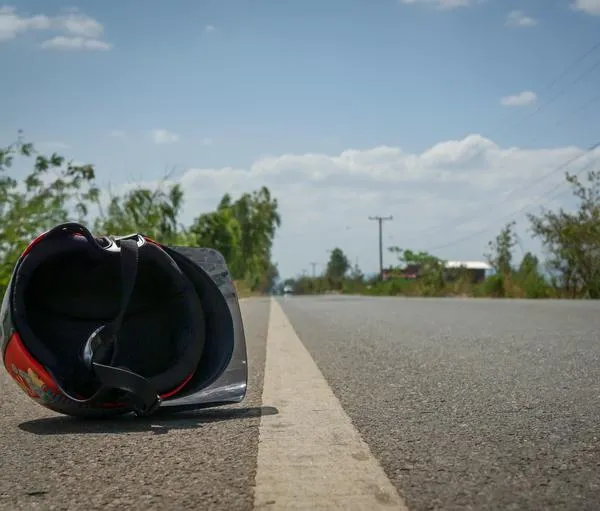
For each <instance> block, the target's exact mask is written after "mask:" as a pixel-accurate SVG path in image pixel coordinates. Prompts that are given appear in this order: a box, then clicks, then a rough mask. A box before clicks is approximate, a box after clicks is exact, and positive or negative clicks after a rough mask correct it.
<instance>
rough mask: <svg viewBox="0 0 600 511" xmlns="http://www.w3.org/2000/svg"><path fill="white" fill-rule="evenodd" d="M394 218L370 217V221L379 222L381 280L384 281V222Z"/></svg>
mask: <svg viewBox="0 0 600 511" xmlns="http://www.w3.org/2000/svg"><path fill="white" fill-rule="evenodd" d="M393 219H394V217H392V216H391V215H390V216H370V217H369V220H377V223H378V224H379V278H380V279H381V280H383V229H382V226H383V222H385V221H386V220H393Z"/></svg>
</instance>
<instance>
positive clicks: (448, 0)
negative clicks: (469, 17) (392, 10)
mask: <svg viewBox="0 0 600 511" xmlns="http://www.w3.org/2000/svg"><path fill="white" fill-rule="evenodd" d="M399 1H400V3H401V4H407V5H413V4H414V5H419V4H421V5H433V6H435V7H437V8H438V9H442V10H451V9H457V8H459V7H471V6H473V5H476V4H480V3H483V2H484V1H485V0H399Z"/></svg>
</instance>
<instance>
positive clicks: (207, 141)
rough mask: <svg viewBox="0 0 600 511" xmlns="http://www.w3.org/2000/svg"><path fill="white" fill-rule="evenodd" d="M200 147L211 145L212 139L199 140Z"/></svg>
mask: <svg viewBox="0 0 600 511" xmlns="http://www.w3.org/2000/svg"><path fill="white" fill-rule="evenodd" d="M200 145H203V146H209V145H213V139H212V138H210V137H204V138H203V139H202V140H200Z"/></svg>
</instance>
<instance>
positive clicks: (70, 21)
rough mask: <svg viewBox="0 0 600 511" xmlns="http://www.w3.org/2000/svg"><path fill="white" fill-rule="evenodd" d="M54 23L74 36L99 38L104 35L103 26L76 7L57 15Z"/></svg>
mask: <svg viewBox="0 0 600 511" xmlns="http://www.w3.org/2000/svg"><path fill="white" fill-rule="evenodd" d="M56 24H57V25H58V26H59V27H60V28H61V29H63V30H64V31H65V32H67V33H68V34H71V35H74V36H79V37H87V38H90V39H99V38H101V37H102V36H103V35H104V27H103V26H102V24H101V23H100V22H98V21H97V20H95V19H94V18H91V17H90V16H88V15H87V14H83V13H81V12H79V11H78V10H77V9H70V10H69V11H68V13H67V14H65V15H62V16H58V17H57V18H56Z"/></svg>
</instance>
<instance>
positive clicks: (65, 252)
mask: <svg viewBox="0 0 600 511" xmlns="http://www.w3.org/2000/svg"><path fill="white" fill-rule="evenodd" d="M208 285H213V287H214V283H212V281H211V280H210V277H209V276H208V275H207V274H205V273H204V272H203V270H201V269H200V268H199V267H198V266H197V265H194V264H192V263H191V262H190V261H189V260H186V259H185V257H184V256H181V255H180V254H177V253H176V252H174V251H173V250H169V248H168V247H165V246H163V245H161V244H159V243H156V242H154V241H152V240H150V239H149V238H147V237H145V236H143V235H141V234H134V235H131V236H126V237H120V238H112V237H99V238H96V237H94V236H93V235H92V234H91V233H90V231H89V230H88V229H87V228H85V227H84V226H82V225H80V224H77V223H66V224H61V225H58V226H56V227H55V228H53V229H51V230H50V231H48V232H46V233H44V234H43V235H41V236H39V237H38V238H36V239H35V240H34V241H33V242H32V243H31V244H30V245H29V246H28V247H27V249H26V250H25V251H24V253H23V254H22V256H21V257H20V258H19V260H18V261H17V264H16V266H15V268H14V271H13V275H12V278H11V281H10V284H9V286H8V289H7V291H6V294H5V296H4V301H3V304H2V311H1V313H0V320H1V323H0V327H1V328H0V340H1V347H2V355H3V361H4V365H5V367H6V369H7V370H8V372H9V373H10V375H11V376H12V377H13V378H14V379H15V380H16V381H17V383H18V384H19V385H20V386H21V388H22V389H23V390H24V391H25V392H26V393H27V394H28V395H29V396H30V397H31V398H33V399H34V400H36V401H37V402H38V403H40V404H42V405H43V406H46V407H48V408H50V409H52V410H54V411H57V412H60V413H63V414H67V415H73V416H102V415H115V414H123V413H128V412H132V411H133V412H135V413H137V414H138V415H148V414H151V413H153V412H154V411H155V410H156V409H157V408H158V407H159V406H160V404H161V402H163V401H165V400H169V399H175V398H178V397H180V396H182V395H186V394H189V393H191V392H193V391H194V390H195V388H197V387H198V386H199V385H205V384H206V383H207V378H210V375H202V374H199V373H200V372H201V368H202V364H201V360H202V358H203V353H204V351H205V347H206V342H205V341H206V315H205V311H204V309H203V304H202V299H201V294H202V291H201V289H202V286H208ZM221 365H223V364H221ZM212 366H213V367H214V366H215V364H214V361H213V362H212Z"/></svg>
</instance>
